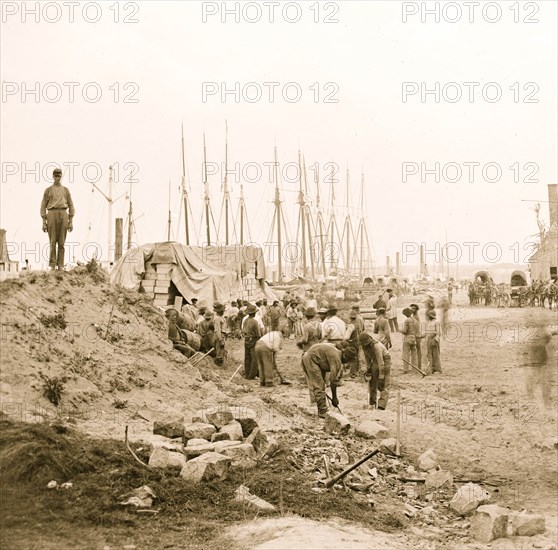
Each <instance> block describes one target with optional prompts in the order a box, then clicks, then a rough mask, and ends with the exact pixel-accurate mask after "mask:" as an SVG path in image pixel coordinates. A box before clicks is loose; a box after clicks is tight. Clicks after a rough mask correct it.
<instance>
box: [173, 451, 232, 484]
mask: <svg viewBox="0 0 558 550" xmlns="http://www.w3.org/2000/svg"><path fill="white" fill-rule="evenodd" d="M231 463H232V459H231V458H230V457H228V456H225V455H223V454H220V453H215V452H209V453H204V454H203V455H200V456H198V457H197V458H193V459H192V460H188V462H186V464H185V465H184V467H183V468H182V470H181V472H180V476H181V477H183V478H184V479H186V480H188V481H192V482H194V483H200V482H201V481H212V480H218V481H222V480H223V479H226V478H227V476H228V475H229V468H230V466H231Z"/></svg>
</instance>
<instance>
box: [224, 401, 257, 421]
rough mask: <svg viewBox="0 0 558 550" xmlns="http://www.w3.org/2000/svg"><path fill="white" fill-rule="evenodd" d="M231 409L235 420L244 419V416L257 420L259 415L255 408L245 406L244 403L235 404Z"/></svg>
mask: <svg viewBox="0 0 558 550" xmlns="http://www.w3.org/2000/svg"><path fill="white" fill-rule="evenodd" d="M229 410H230V411H231V413H232V415H233V417H234V419H235V420H242V419H244V418H252V419H253V420H257V418H258V415H257V414H256V411H255V410H254V409H250V408H248V407H244V406H242V405H235V406H233V407H230V408H229Z"/></svg>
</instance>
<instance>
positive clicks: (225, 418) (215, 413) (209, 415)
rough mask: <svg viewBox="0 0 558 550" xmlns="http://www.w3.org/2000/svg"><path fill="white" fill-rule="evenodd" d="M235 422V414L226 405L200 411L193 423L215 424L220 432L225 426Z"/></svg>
mask: <svg viewBox="0 0 558 550" xmlns="http://www.w3.org/2000/svg"><path fill="white" fill-rule="evenodd" d="M233 420H234V416H233V413H232V412H231V410H230V409H229V407H227V406H226V405H219V406H218V407H209V408H207V409H200V410H199V411H197V412H196V414H195V415H194V416H193V418H192V422H193V423H196V422H203V423H205V424H213V426H215V427H216V428H217V429H218V430H219V429H220V428H222V427H223V426H224V425H225V424H228V423H229V422H232V421H233Z"/></svg>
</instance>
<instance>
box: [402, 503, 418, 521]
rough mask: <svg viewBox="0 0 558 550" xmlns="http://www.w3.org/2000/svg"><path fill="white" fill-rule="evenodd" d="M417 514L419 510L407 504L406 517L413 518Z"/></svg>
mask: <svg viewBox="0 0 558 550" xmlns="http://www.w3.org/2000/svg"><path fill="white" fill-rule="evenodd" d="M417 512H418V510H417V509H416V508H415V507H414V506H413V505H412V504H409V503H408V502H407V503H405V515H406V516H407V517H408V518H412V517H413V516H414V515H415V514H416V513H417Z"/></svg>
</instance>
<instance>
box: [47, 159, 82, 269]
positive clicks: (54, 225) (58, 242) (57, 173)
mask: <svg viewBox="0 0 558 550" xmlns="http://www.w3.org/2000/svg"><path fill="white" fill-rule="evenodd" d="M52 177H53V178H54V183H53V184H52V185H51V186H50V187H47V188H46V189H45V192H44V194H43V200H42V202H41V218H43V231H44V232H45V233H47V232H48V240H49V241H50V257H49V262H48V264H49V267H50V268H51V269H56V268H58V269H64V245H65V243H66V234H67V232H68V231H69V232H72V230H73V228H74V227H73V219H74V214H75V210H74V203H73V201H72V197H71V195H70V190H69V189H68V188H67V187H64V186H63V185H62V184H61V183H60V182H61V181H62V170H60V168H55V169H54V170H53V172H52Z"/></svg>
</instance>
